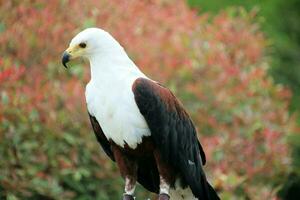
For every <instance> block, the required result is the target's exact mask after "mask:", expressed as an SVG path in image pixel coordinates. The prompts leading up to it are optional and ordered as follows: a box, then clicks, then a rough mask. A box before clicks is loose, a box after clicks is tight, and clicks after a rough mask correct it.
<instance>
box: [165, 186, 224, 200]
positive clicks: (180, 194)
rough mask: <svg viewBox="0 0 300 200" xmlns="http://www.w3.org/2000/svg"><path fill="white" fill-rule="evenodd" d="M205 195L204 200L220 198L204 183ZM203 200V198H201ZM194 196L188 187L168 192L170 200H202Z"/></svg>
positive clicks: (218, 199) (217, 199)
mask: <svg viewBox="0 0 300 200" xmlns="http://www.w3.org/2000/svg"><path fill="white" fill-rule="evenodd" d="M206 183H207V184H206V185H207V187H206V190H205V191H206V193H207V195H206V196H207V198H208V199H207V198H204V200H220V197H219V196H218V194H217V192H216V191H215V190H214V188H213V187H212V186H211V185H210V184H209V183H208V182H206ZM202 199H203V198H202ZM202 199H199V198H197V197H195V196H194V194H193V192H192V190H191V188H190V187H187V188H185V189H182V188H181V187H176V189H171V190H170V200H202Z"/></svg>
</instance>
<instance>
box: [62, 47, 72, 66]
mask: <svg viewBox="0 0 300 200" xmlns="http://www.w3.org/2000/svg"><path fill="white" fill-rule="evenodd" d="M70 57H71V55H70V54H69V53H68V52H67V51H65V52H64V53H63V55H62V59H61V62H62V64H63V65H64V66H65V68H68V66H67V63H68V62H69V61H70Z"/></svg>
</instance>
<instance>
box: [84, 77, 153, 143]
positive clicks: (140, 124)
mask: <svg viewBox="0 0 300 200" xmlns="http://www.w3.org/2000/svg"><path fill="white" fill-rule="evenodd" d="M141 76H143V74H140V73H135V72H133V73H132V72H129V73H126V72H125V73H123V74H122V76H120V75H116V76H115V77H107V76H103V79H102V80H101V79H98V80H100V81H99V82H97V81H94V80H93V79H91V81H90V82H89V83H88V84H87V86H86V92H85V95H86V102H87V108H88V111H89V113H90V114H91V115H92V116H94V117H96V119H97V121H98V123H99V124H100V126H101V128H102V130H103V132H104V134H105V136H106V137H107V139H108V140H110V139H111V140H112V141H114V142H115V143H116V144H118V145H120V146H122V147H123V146H124V144H125V143H126V144H128V145H129V146H130V147H131V148H133V149H134V148H136V146H137V145H138V144H139V143H141V142H142V138H143V136H149V135H150V130H149V128H148V126H147V124H146V121H145V119H144V117H143V116H142V115H141V113H140V111H139V109H138V107H137V105H136V102H135V99H134V94H133V92H132V84H133V82H134V81H135V80H136V79H137V78H139V77H141Z"/></svg>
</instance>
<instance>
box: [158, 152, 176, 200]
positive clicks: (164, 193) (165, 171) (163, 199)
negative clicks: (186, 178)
mask: <svg viewBox="0 0 300 200" xmlns="http://www.w3.org/2000/svg"><path fill="white" fill-rule="evenodd" d="M154 158H155V161H156V165H157V168H158V172H159V178H160V179H159V180H160V183H159V196H158V200H169V199H170V193H169V192H170V185H171V183H172V182H174V177H175V174H174V172H173V170H172V168H171V167H170V166H169V165H168V164H167V163H166V162H165V161H164V160H163V159H162V157H161V155H160V153H159V151H158V150H155V151H154Z"/></svg>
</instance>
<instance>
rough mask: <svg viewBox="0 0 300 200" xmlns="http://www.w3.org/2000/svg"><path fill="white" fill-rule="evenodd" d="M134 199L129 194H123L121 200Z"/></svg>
mask: <svg viewBox="0 0 300 200" xmlns="http://www.w3.org/2000/svg"><path fill="white" fill-rule="evenodd" d="M134 199H135V198H134V197H133V196H132V195H130V194H123V200H134Z"/></svg>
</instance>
